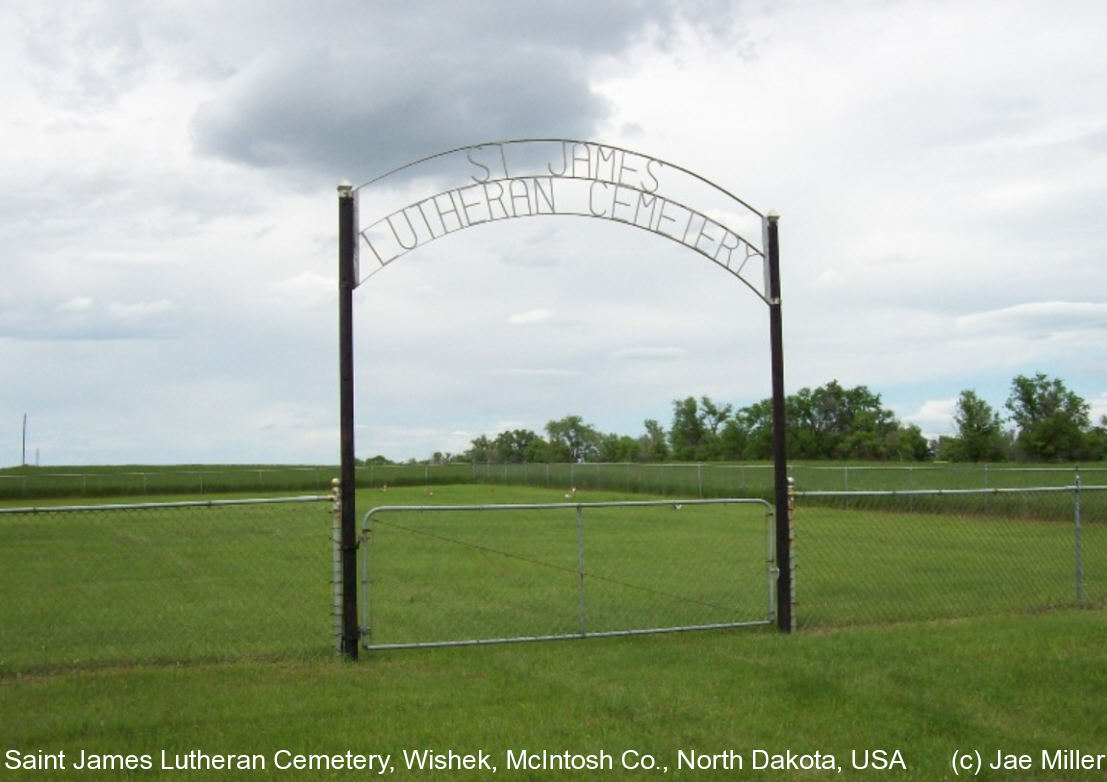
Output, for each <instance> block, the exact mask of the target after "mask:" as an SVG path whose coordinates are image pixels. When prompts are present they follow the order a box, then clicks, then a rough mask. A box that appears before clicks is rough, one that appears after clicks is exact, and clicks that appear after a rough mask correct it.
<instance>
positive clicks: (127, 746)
mask: <svg viewBox="0 0 1107 782" xmlns="http://www.w3.org/2000/svg"><path fill="white" fill-rule="evenodd" d="M1104 648H1107V615H1105V614H1104V613H1103V612H1102V611H1092V610H1085V611H1077V610H1072V609H1069V610H1064V611H1058V612H1051V613H1047V614H1042V615H1036V616H1016V617H1011V616H1007V617H990V618H982V619H973V620H947V621H942V622H935V623H916V624H900V625H894V626H888V627H866V628H852V629H846V630H838V631H833V632H817V633H816V632H811V633H799V634H796V635H792V636H782V635H778V634H776V633H774V632H771V631H765V630H739V631H708V632H696V633H688V634H681V635H661V636H648V637H646V636H639V637H630V638H607V639H596V640H589V641H557V642H547V643H542V644H526V645H506V646H492V647H461V648H449V649H422V650H404V651H393V652H378V653H373V654H369V655H363V659H361V660H359V661H358V662H357V663H353V664H349V663H343V662H339V661H336V660H333V659H318V660H311V661H277V662H264V661H241V662H231V663H217V664H212V663H186V664H182V665H153V666H150V665H139V666H122V667H111V668H105V669H99V670H87V671H81V670H61V671H53V672H50V671H44V672H40V673H36V674H34V675H29V676H22V677H14V676H7V677H4V678H3V679H0V714H2V715H3V717H2V720H3V721H2V725H3V731H2V732H3V743H4V745H5V748H14V749H17V750H21V751H25V752H26V751H32V750H45V751H48V752H57V751H59V750H60V751H65V752H66V753H67V756H70V757H73V756H76V754H77V753H78V752H79V751H80V750H85V751H86V752H95V753H120V754H136V755H142V754H149V755H151V756H152V757H153V758H154V759H155V765H156V763H157V762H158V760H157V759H158V758H159V756H160V753H161V752H162V751H163V750H165V751H166V752H168V753H169V755H170V756H171V757H172V756H175V755H176V754H181V755H185V754H187V753H189V752H191V751H193V750H200V751H202V752H205V753H208V754H215V753H256V754H261V755H262V756H264V757H265V758H266V760H267V762H268V764H269V765H268V767H267V769H266V771H265V772H264V773H263V772H259V771H253V772H246V771H243V772H237V773H234V772H232V773H222V774H217V773H215V772H209V773H206V774H205V773H201V772H192V773H191V774H190V773H188V772H181V771H160V770H158V769H157V768H156V767H155V768H154V769H152V770H150V771H140V772H135V773H134V774H133V775H132V777H131V778H134V779H166V780H169V779H177V780H179V779H182V778H186V779H187V778H194V779H207V778H242V779H270V778H276V779H280V778H289V779H292V778H295V779H339V778H354V777H353V776H352V773H353V774H359V775H361V776H358V777H357V778H361V777H362V776H367V775H366V774H364V772H349V771H331V772H325V771H307V770H302V771H295V772H293V771H287V772H279V771H276V770H274V768H273V760H274V755H275V753H278V752H279V751H281V750H286V751H288V752H291V753H303V754H344V753H347V752H352V753H355V754H365V755H368V754H371V753H387V754H390V755H392V756H393V763H394V764H395V765H396V767H397V770H396V772H395V773H393V774H391V775H390V776H392V777H393V778H401V779H407V778H412V779H417V778H425V777H426V776H427V774H426V772H422V773H417V772H408V771H407V770H406V768H405V767H404V765H403V763H402V754H401V753H402V752H403V751H404V750H405V749H406V750H418V749H425V748H433V749H435V750H437V751H440V752H447V751H449V750H453V751H454V752H457V753H477V752H479V751H484V752H487V753H488V754H489V755H490V757H491V758H492V762H494V763H495V764H496V765H497V766H498V768H499V771H498V773H497V774H496V775H495V776H496V778H505V779H520V780H522V779H561V778H565V777H566V776H567V774H568V772H555V771H539V770H535V771H524V770H515V771H509V770H508V769H507V768H506V767H505V764H506V759H507V758H506V753H507V752H508V751H509V750H511V751H513V752H518V751H519V750H521V749H527V750H530V751H532V752H540V751H541V750H548V751H549V752H551V753H564V752H571V753H575V754H577V753H579V754H582V755H583V754H587V753H599V752H601V751H604V752H607V753H609V754H611V756H612V757H613V758H614V764H615V767H614V768H613V770H611V771H609V772H604V773H602V774H601V773H596V772H593V773H588V772H579V773H575V774H568V776H569V777H570V778H582V779H592V778H604V779H606V778H610V779H647V778H650V776H655V775H656V772H654V773H647V772H643V771H639V770H624V769H622V768H621V758H622V756H623V753H624V752H626V751H627V750H632V751H633V752H634V753H638V755H650V756H653V757H654V758H655V759H656V761H657V763H658V766H659V767H664V766H667V767H668V768H669V772H668V773H667V774H665V775H664V776H666V777H671V778H675V779H713V778H725V777H726V776H728V775H729V776H733V775H734V772H722V771H719V772H711V771H705V770H699V769H695V770H692V769H683V770H681V769H678V768H677V765H678V760H679V756H678V752H679V751H680V750H685V751H686V752H687V751H690V750H696V751H698V752H701V753H709V754H710V753H724V752H729V751H730V750H735V751H737V752H738V753H739V755H740V756H742V757H743V758H744V761H745V764H746V765H745V770H744V774H743V776H742V777H740V778H749V779H772V778H779V779H819V778H826V775H827V774H828V773H829V774H831V778H838V779H866V778H894V779H920V780H935V779H952V778H954V777H953V774H952V771H951V766H950V761H951V758H952V754H953V752H954V751H957V750H960V751H970V750H973V749H976V750H979V751H980V752H981V753H992V754H994V753H995V752H996V751H997V750H1003V751H1005V752H1014V753H1020V754H1022V753H1025V754H1028V755H1031V756H1032V757H1033V758H1034V768H1032V769H1030V770H1026V771H1019V772H1017V773H1014V772H1010V771H996V772H992V771H989V770H988V769H987V768H985V769H984V772H983V773H982V774H981V775H980V777H979V778H981V779H1020V780H1024V779H1028V780H1056V779H1098V778H1102V777H1101V776H1099V775H1097V774H1096V773H1094V772H1093V773H1091V774H1089V773H1088V772H1058V771H1051V770H1048V769H1043V768H1041V767H1040V755H1041V752H1042V751H1043V750H1046V751H1049V752H1052V751H1055V750H1058V749H1070V748H1081V749H1083V750H1084V751H1086V752H1094V751H1104V747H1103V741H1104V736H1107V708H1105V706H1107V703H1105V699H1104V696H1103V693H1104V691H1105V689H1107V667H1105V666H1104V664H1103V661H1104V653H1103V650H1104ZM878 748H879V749H884V750H885V751H887V752H888V754H887V755H886V757H888V758H892V757H894V755H893V754H892V752H893V751H895V750H898V751H899V752H900V756H901V757H902V759H903V762H904V764H905V765H906V771H904V770H901V769H900V768H899V767H898V766H897V767H895V768H894V769H893V770H892V771H891V772H890V773H888V774H886V775H883V776H882V775H881V774H877V773H874V772H872V771H871V770H870V771H868V772H860V771H856V772H855V771H854V770H853V769H852V768H851V766H850V763H851V753H852V751H853V750H859V751H860V750H864V749H878ZM757 749H760V750H763V751H765V752H768V753H772V754H783V753H786V752H787V751H792V752H794V753H801V754H802V753H814V752H816V751H818V752H820V753H829V754H832V755H833V756H834V757H835V759H836V762H838V763H839V764H840V765H841V766H842V767H843V771H842V772H841V773H840V774H834V773H833V772H827V771H802V770H791V771H772V770H767V771H753V770H751V763H752V761H753V760H754V756H753V752H754V750H757ZM283 757H285V759H287V756H283ZM627 757H628V758H629V759H631V760H634V759H635V758H636V755H628V756H627ZM873 757H875V755H874V756H873ZM4 776H5V778H8V779H42V778H49V779H103V778H108V776H106V775H105V774H104V773H103V772H87V773H80V772H77V771H72V770H70V771H67V772H66V773H64V774H45V775H43V774H41V773H38V772H30V771H28V772H14V771H13V772H8V773H6V774H5V775H4ZM119 776H120V775H116V776H115V777H112V778H118V777H119ZM430 778H432V779H486V778H489V776H487V775H484V774H481V773H478V772H474V771H456V770H455V771H452V772H451V771H439V772H435V773H433V774H432V775H431V776H430Z"/></svg>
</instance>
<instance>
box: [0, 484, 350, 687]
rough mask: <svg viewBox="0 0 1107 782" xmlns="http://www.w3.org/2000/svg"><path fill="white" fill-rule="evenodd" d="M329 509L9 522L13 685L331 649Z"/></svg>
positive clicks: (1, 570)
mask: <svg viewBox="0 0 1107 782" xmlns="http://www.w3.org/2000/svg"><path fill="white" fill-rule="evenodd" d="M325 500H326V498H324V497H298V498H291V499H280V500H243V501H233V500H231V501H212V502H183V503H170V504H145V505H143V504H138V505H92V506H70V507H43V508H22V509H3V510H0V541H2V550H3V566H2V567H0V595H2V598H0V619H2V622H0V626H2V628H3V630H2V633H0V673H10V672H19V671H25V670H33V669H36V668H42V667H51V666H89V665H91V666H95V665H101V664H109V663H116V662H144V661H178V660H197V659H209V658H210V659H227V658H235V657H245V656H251V657H258V656H285V657H287V656H294V655H310V654H313V653H315V652H317V651H327V650H329V648H330V647H329V634H328V621H329V611H328V606H329V603H328V595H329V590H330V578H331V573H330V569H329V559H328V558H329V549H330V545H331V543H330V536H329V531H328V527H329V510H330V505H329V504H325Z"/></svg>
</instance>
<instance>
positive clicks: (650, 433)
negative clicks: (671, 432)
mask: <svg viewBox="0 0 1107 782" xmlns="http://www.w3.org/2000/svg"><path fill="white" fill-rule="evenodd" d="M643 425H644V426H645V427H646V433H645V434H644V435H642V436H641V437H639V438H638V453H639V460H640V461H643V462H663V461H665V460H666V459H668V458H669V443H668V435H666V434H665V428H664V427H663V426H661V424H660V423H658V422H657V421H656V420H655V419H653V418H647V419H646V420H645V422H644V423H643Z"/></svg>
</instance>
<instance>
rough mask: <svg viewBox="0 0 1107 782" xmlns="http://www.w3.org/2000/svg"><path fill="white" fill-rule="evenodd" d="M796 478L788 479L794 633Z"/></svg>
mask: <svg viewBox="0 0 1107 782" xmlns="http://www.w3.org/2000/svg"><path fill="white" fill-rule="evenodd" d="M795 520H796V479H795V478H789V479H788V550H789V551H790V552H791V554H790V556H789V557H788V569H789V572H790V574H791V579H790V584H791V589H789V591H788V599H789V601H790V603H791V608H790V609H789V611H788V620H789V625H790V627H789V630H788V632H791V633H794V632H795V631H796V549H795V542H796V524H795Z"/></svg>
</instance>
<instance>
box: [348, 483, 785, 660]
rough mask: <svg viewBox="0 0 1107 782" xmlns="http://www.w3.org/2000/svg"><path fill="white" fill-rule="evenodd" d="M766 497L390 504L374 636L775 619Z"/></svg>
mask: <svg viewBox="0 0 1107 782" xmlns="http://www.w3.org/2000/svg"><path fill="white" fill-rule="evenodd" d="M771 516H772V512H771V507H770V506H769V504H768V503H766V502H764V501H762V500H726V499H719V500H690V501H642V502H633V501H622V502H621V501H616V502H597V503H555V504H528V505H485V506H407V507H405V506H387V507H380V508H374V509H373V510H371V511H369V512H368V513H367V514H366V516H365V521H364V533H363V545H362V554H363V563H362V578H363V585H362V586H363V589H362V599H361V606H362V611H363V613H362V618H361V624H362V630H363V633H364V641H365V645H366V646H367V647H368V648H390V647H397V646H437V645H451V644H465V643H469V644H472V643H493V642H503V641H520V640H538V639H554V638H571V637H587V636H602V635H624V634H631V633H639V632H661V631H675V630H688V629H700V628H708V627H735V626H739V625H754V624H767V623H769V622H771V621H772V617H773V600H774V593H773V583H774V578H773V570H772V562H771V559H772V557H773V549H772V545H771V544H772V539H773V538H772V528H771V523H770V521H771Z"/></svg>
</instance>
